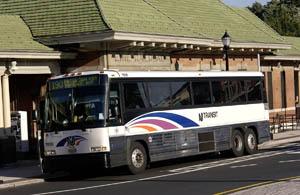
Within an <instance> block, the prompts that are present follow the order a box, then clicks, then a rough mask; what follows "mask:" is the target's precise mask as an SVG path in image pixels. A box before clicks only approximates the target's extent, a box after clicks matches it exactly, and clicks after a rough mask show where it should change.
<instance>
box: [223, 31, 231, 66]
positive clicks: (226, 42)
mask: <svg viewBox="0 0 300 195" xmlns="http://www.w3.org/2000/svg"><path fill="white" fill-rule="evenodd" d="M230 42H231V38H230V36H229V34H228V33H227V31H225V33H224V35H223V37H222V43H223V49H224V54H225V60H226V71H229V60H228V50H229V47H230Z"/></svg>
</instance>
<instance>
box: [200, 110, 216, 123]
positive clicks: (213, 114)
mask: <svg viewBox="0 0 300 195" xmlns="http://www.w3.org/2000/svg"><path fill="white" fill-rule="evenodd" d="M217 116H218V112H217V111H216V112H202V113H200V114H199V120H200V121H203V120H204V119H205V118H216V117H217Z"/></svg>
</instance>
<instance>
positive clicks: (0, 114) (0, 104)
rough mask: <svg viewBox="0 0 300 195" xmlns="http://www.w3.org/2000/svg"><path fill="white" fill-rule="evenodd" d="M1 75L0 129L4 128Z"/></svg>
mask: <svg viewBox="0 0 300 195" xmlns="http://www.w3.org/2000/svg"><path fill="white" fill-rule="evenodd" d="M1 78H2V76H1V75H0V131H1V129H3V128H4V121H3V120H4V117H3V96H2V81H1ZM1 135H2V132H0V136H1Z"/></svg>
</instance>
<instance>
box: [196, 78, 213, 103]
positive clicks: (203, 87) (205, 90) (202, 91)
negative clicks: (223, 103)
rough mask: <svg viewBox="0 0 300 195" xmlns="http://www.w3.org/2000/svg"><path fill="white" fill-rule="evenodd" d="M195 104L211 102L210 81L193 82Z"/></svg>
mask: <svg viewBox="0 0 300 195" xmlns="http://www.w3.org/2000/svg"><path fill="white" fill-rule="evenodd" d="M192 87H193V95H194V104H195V105H202V104H211V99H210V87H209V82H193V84H192Z"/></svg>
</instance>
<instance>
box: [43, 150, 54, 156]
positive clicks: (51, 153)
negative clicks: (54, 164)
mask: <svg viewBox="0 0 300 195" xmlns="http://www.w3.org/2000/svg"><path fill="white" fill-rule="evenodd" d="M54 155H56V152H55V150H46V151H45V156H54Z"/></svg>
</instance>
